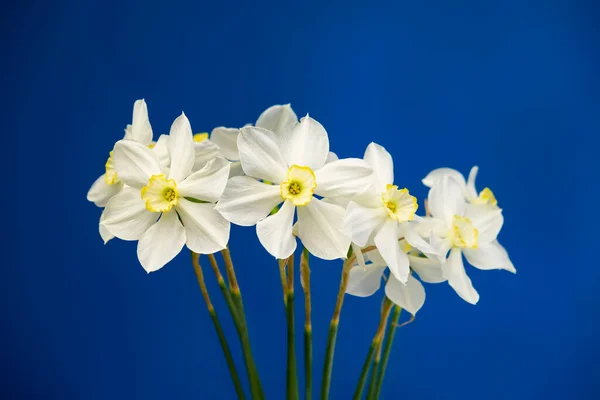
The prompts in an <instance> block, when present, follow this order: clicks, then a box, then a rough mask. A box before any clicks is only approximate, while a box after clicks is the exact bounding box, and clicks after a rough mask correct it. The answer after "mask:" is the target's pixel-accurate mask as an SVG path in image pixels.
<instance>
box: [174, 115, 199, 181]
mask: <svg viewBox="0 0 600 400" xmlns="http://www.w3.org/2000/svg"><path fill="white" fill-rule="evenodd" d="M168 148H169V158H170V159H171V169H170V171H169V179H174V180H175V182H178V183H179V182H181V181H182V180H184V179H185V178H186V177H187V176H188V175H189V174H190V172H191V171H192V167H193V166H194V160H195V156H196V155H195V151H194V135H193V134H192V127H191V126H190V121H189V120H188V119H187V117H186V116H185V114H184V113H181V115H180V116H179V117H177V118H176V119H175V121H173V124H172V125H171V131H170V132H169V143H168Z"/></svg>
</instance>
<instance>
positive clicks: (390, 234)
mask: <svg viewBox="0 0 600 400" xmlns="http://www.w3.org/2000/svg"><path fill="white" fill-rule="evenodd" d="M364 160H365V161H366V162H367V163H369V165H371V167H372V168H373V170H374V171H375V180H374V182H373V184H372V185H371V186H370V187H369V189H368V190H367V191H366V192H364V193H362V194H361V195H360V196H357V197H356V198H354V199H353V200H352V201H350V203H349V204H348V207H347V209H346V217H345V220H344V230H345V232H346V234H348V235H349V236H350V237H351V238H352V241H353V242H354V243H356V244H357V245H358V246H359V247H365V246H367V245H368V244H375V246H377V249H378V250H379V252H380V253H381V255H382V257H383V259H384V260H385V261H386V263H387V265H388V266H389V268H390V272H391V273H392V274H393V275H394V277H395V278H396V279H398V280H399V281H400V282H402V283H406V282H407V280H408V278H409V275H410V269H409V260H408V256H407V255H406V254H405V253H404V252H403V251H402V249H401V248H400V245H399V243H398V239H399V238H401V237H404V238H405V239H406V241H407V242H408V243H409V244H410V245H411V246H414V247H416V248H417V249H419V250H421V251H422V252H424V253H426V254H428V255H431V256H432V257H433V256H434V255H436V253H435V250H434V249H433V248H432V247H431V246H430V245H429V243H427V242H426V241H425V240H423V239H422V238H421V237H420V236H419V235H418V234H417V233H416V232H415V230H414V226H413V224H415V222H409V221H412V220H413V218H414V216H415V212H416V211H417V207H418V205H417V199H416V198H415V197H413V196H411V195H410V194H409V193H408V190H407V189H398V186H396V185H394V184H393V182H394V164H393V161H392V156H391V155H390V153H388V152H387V151H386V150H385V149H384V148H383V147H381V146H380V145H378V144H375V143H371V144H369V146H368V147H367V150H366V151H365V156H364Z"/></svg>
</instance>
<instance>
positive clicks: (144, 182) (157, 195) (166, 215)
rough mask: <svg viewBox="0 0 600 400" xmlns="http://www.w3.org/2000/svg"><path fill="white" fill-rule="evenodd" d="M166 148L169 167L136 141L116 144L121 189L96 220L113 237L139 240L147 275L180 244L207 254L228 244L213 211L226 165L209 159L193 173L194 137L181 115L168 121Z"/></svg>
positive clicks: (223, 227)
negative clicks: (168, 132)
mask: <svg viewBox="0 0 600 400" xmlns="http://www.w3.org/2000/svg"><path fill="white" fill-rule="evenodd" d="M167 144H168V153H169V159H170V160H171V162H170V168H168V169H167V168H165V167H164V165H161V163H160V162H159V157H158V156H157V155H156V153H155V152H153V151H151V150H150V149H148V147H146V146H144V145H142V144H141V143H138V142H135V141H132V140H121V141H119V142H117V144H116V145H115V150H114V161H115V167H116V170H117V174H118V176H119V178H120V179H121V180H122V181H123V182H124V183H125V185H126V186H125V187H124V188H123V190H122V191H121V192H120V193H119V194H117V195H116V196H114V197H113V198H112V199H110V201H109V202H108V204H107V205H106V209H105V212H104V217H103V219H102V221H101V223H102V225H103V226H104V227H105V228H106V229H107V230H108V231H109V232H110V233H112V234H113V235H115V236H116V237H118V238H120V239H123V240H139V242H138V251H137V253H138V258H139V260H140V263H141V264H142V266H143V267H144V269H145V270H146V271H147V272H152V271H156V270H158V269H160V268H162V267H163V266H164V265H165V264H166V263H168V262H169V261H170V260H172V259H173V258H174V257H175V256H176V255H177V254H178V253H179V252H180V251H181V249H182V248H183V245H184V244H186V245H187V247H188V248H189V249H190V250H192V251H194V252H196V253H201V254H211V253H214V252H216V251H219V250H222V249H224V248H225V247H226V246H227V242H228V240H229V229H230V224H229V222H228V221H227V220H226V219H225V218H223V216H222V215H221V214H220V213H219V212H218V211H216V210H215V209H214V206H215V203H216V202H217V201H218V200H219V198H220V197H221V195H222V193H223V190H224V189H225V185H226V184H227V177H228V175H229V162H228V161H227V160H225V159H223V158H220V157H218V158H213V159H212V160H211V161H209V162H208V163H206V164H205V165H204V167H203V168H202V169H200V170H199V171H197V172H193V173H192V167H193V166H194V162H195V152H194V146H193V136H192V130H191V127H190V123H189V121H188V119H187V118H186V116H185V115H184V114H182V115H181V116H180V117H178V118H177V119H176V120H175V122H173V125H172V126H171V132H170V135H169V138H168V141H167Z"/></svg>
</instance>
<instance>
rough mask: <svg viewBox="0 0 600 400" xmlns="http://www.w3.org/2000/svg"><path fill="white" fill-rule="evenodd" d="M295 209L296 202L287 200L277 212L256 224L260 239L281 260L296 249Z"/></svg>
mask: <svg viewBox="0 0 600 400" xmlns="http://www.w3.org/2000/svg"><path fill="white" fill-rule="evenodd" d="M295 209H296V207H295V206H294V204H293V203H292V202H291V201H290V200H286V201H285V202H284V203H283V205H282V206H281V208H280V209H279V211H277V213H275V214H273V215H270V216H269V217H267V218H265V219H263V220H262V221H259V222H258V224H256V233H257V234H258V240H260V243H261V244H262V245H263V247H264V248H265V249H266V250H267V251H268V252H269V253H271V255H272V256H273V257H275V258H278V259H280V260H282V259H285V258H287V257H289V256H290V255H291V254H292V253H293V252H294V250H296V246H297V244H296V238H295V237H294V235H293V234H292V223H293V222H294V211H295ZM313 254H314V253H313Z"/></svg>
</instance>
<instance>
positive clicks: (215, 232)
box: [176, 199, 231, 254]
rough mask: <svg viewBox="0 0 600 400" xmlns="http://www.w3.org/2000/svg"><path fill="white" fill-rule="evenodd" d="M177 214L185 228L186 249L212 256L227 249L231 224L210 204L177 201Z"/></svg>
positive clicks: (183, 200)
mask: <svg viewBox="0 0 600 400" xmlns="http://www.w3.org/2000/svg"><path fill="white" fill-rule="evenodd" d="M176 208H177V212H178V213H179V216H180V217H181V220H182V221H183V225H184V227H185V232H186V238H187V242H186V244H187V247H188V248H189V249H190V250H192V251H194V252H196V253H198V254H212V253H214V252H217V251H219V250H223V249H224V248H225V247H227V242H229V231H230V228H231V224H230V223H229V221H227V220H226V219H225V217H223V216H222V215H221V213H219V212H218V211H217V210H215V205H214V204H212V203H193V202H191V201H188V200H186V199H179V203H178V204H177V206H176Z"/></svg>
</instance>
